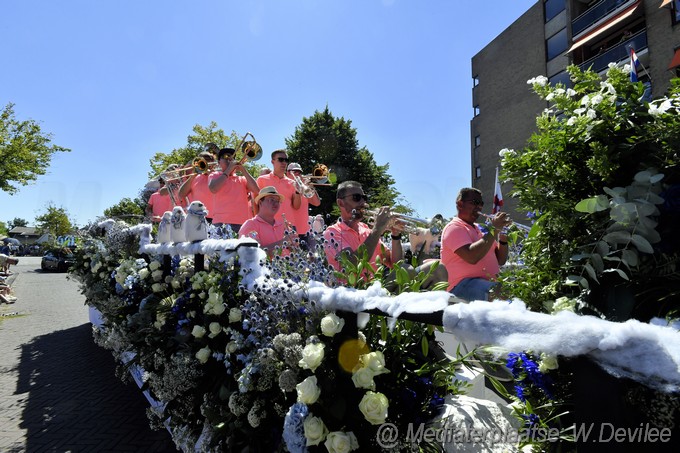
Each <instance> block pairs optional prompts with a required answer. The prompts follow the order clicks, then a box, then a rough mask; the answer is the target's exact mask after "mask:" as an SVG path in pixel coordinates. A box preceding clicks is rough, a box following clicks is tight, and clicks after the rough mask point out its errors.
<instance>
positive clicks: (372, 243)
mask: <svg viewBox="0 0 680 453" xmlns="http://www.w3.org/2000/svg"><path fill="white" fill-rule="evenodd" d="M367 201H368V197H366V195H365V194H364V190H363V189H362V187H361V184H360V183H358V182H356V181H345V182H342V183H340V184H339V185H338V191H337V196H336V202H337V203H338V207H339V208H340V218H339V219H338V221H337V222H336V223H334V224H333V225H331V226H329V227H328V228H326V231H324V234H323V235H324V238H325V240H326V242H325V244H324V249H325V251H326V258H327V259H328V263H329V264H330V265H331V266H333V267H334V268H335V269H336V270H338V271H340V270H341V268H340V264H339V262H338V258H339V256H340V254H341V253H346V254H347V255H348V257H349V260H350V261H351V262H352V263H356V262H357V253H356V251H357V249H358V248H359V246H360V245H361V244H365V245H366V250H367V251H368V253H369V254H370V262H371V264H372V265H373V268H374V269H375V268H376V267H377V265H376V259H377V257H378V256H380V257H381V260H382V262H383V263H384V264H386V265H388V266H391V265H392V264H393V263H396V262H397V261H399V260H401V259H402V258H403V257H404V252H403V250H402V248H401V232H402V230H403V228H404V225H403V223H401V222H390V220H391V217H392V214H391V212H390V208H389V207H387V206H383V207H381V208H379V209H378V214H377V215H376V217H375V222H374V224H373V227H372V228H371V227H369V226H368V225H366V224H365V223H363V222H362V221H361V220H362V219H363V211H364V210H365V209H366V208H368V204H367ZM388 229H389V230H390V232H391V234H392V239H393V240H392V248H391V249H389V248H387V246H386V245H385V244H384V243H383V242H382V240H381V239H380V238H381V236H382V235H383V233H384V232H385V231H387V230H388Z"/></svg>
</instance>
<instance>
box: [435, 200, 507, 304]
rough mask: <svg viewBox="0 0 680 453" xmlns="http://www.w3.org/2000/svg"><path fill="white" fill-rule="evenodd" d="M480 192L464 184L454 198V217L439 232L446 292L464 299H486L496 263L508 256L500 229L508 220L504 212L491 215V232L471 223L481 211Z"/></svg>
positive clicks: (494, 283)
mask: <svg viewBox="0 0 680 453" xmlns="http://www.w3.org/2000/svg"><path fill="white" fill-rule="evenodd" d="M483 206H484V201H483V200H482V192H480V191H479V190H478V189H475V188H471V187H466V188H463V189H461V190H460V192H459V193H458V197H457V198H456V208H457V210H458V216H457V217H454V218H453V219H452V220H451V221H450V222H449V223H448V224H447V225H446V226H445V227H444V231H443V232H442V246H441V261H442V263H443V264H444V266H445V267H446V271H447V273H448V282H449V286H448V291H450V292H451V293H453V295H454V296H456V297H460V298H462V299H466V300H489V291H491V290H492V289H493V288H494V287H495V286H497V282H496V281H495V280H496V277H497V276H498V273H499V272H500V266H502V265H503V264H505V261H506V260H507V259H508V242H507V241H508V238H507V236H506V235H505V234H504V233H502V232H501V230H502V229H503V228H505V227H507V226H509V225H510V224H511V223H512V220H510V217H509V216H508V214H507V213H505V212H498V213H496V214H495V215H494V216H493V217H492V218H491V225H492V227H493V232H488V233H482V231H481V230H480V229H479V226H478V225H477V224H475V222H476V221H477V218H479V215H480V213H481V212H482V207H483Z"/></svg>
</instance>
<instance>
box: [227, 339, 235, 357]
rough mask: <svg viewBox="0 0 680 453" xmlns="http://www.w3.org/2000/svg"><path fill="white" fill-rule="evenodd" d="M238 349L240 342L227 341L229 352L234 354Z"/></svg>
mask: <svg viewBox="0 0 680 453" xmlns="http://www.w3.org/2000/svg"><path fill="white" fill-rule="evenodd" d="M237 349H238V344H237V343H236V342H235V341H230V342H229V343H227V354H233V353H235V352H236V350H237Z"/></svg>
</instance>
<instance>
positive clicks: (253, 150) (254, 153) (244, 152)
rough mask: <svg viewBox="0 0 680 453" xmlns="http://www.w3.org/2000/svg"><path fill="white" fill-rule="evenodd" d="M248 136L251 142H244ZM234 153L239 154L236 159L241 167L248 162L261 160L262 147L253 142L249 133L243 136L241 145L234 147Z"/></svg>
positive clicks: (253, 138)
mask: <svg viewBox="0 0 680 453" xmlns="http://www.w3.org/2000/svg"><path fill="white" fill-rule="evenodd" d="M249 135H250V137H251V138H252V140H246V138H247V137H248V136H249ZM236 151H237V152H238V151H240V152H241V157H240V158H239V159H238V163H239V164H241V165H243V164H245V163H246V162H247V161H249V160H260V158H262V147H261V146H260V145H259V144H258V143H257V142H256V141H255V137H254V136H253V134H251V133H250V132H246V135H244V136H243V139H241V143H239V145H238V146H237V147H236ZM234 160H236V159H234Z"/></svg>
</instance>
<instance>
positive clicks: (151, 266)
mask: <svg viewBox="0 0 680 453" xmlns="http://www.w3.org/2000/svg"><path fill="white" fill-rule="evenodd" d="M160 267H161V263H160V262H158V261H151V262H150V263H149V269H151V270H152V271H155V270H156V269H159V268H160Z"/></svg>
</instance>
